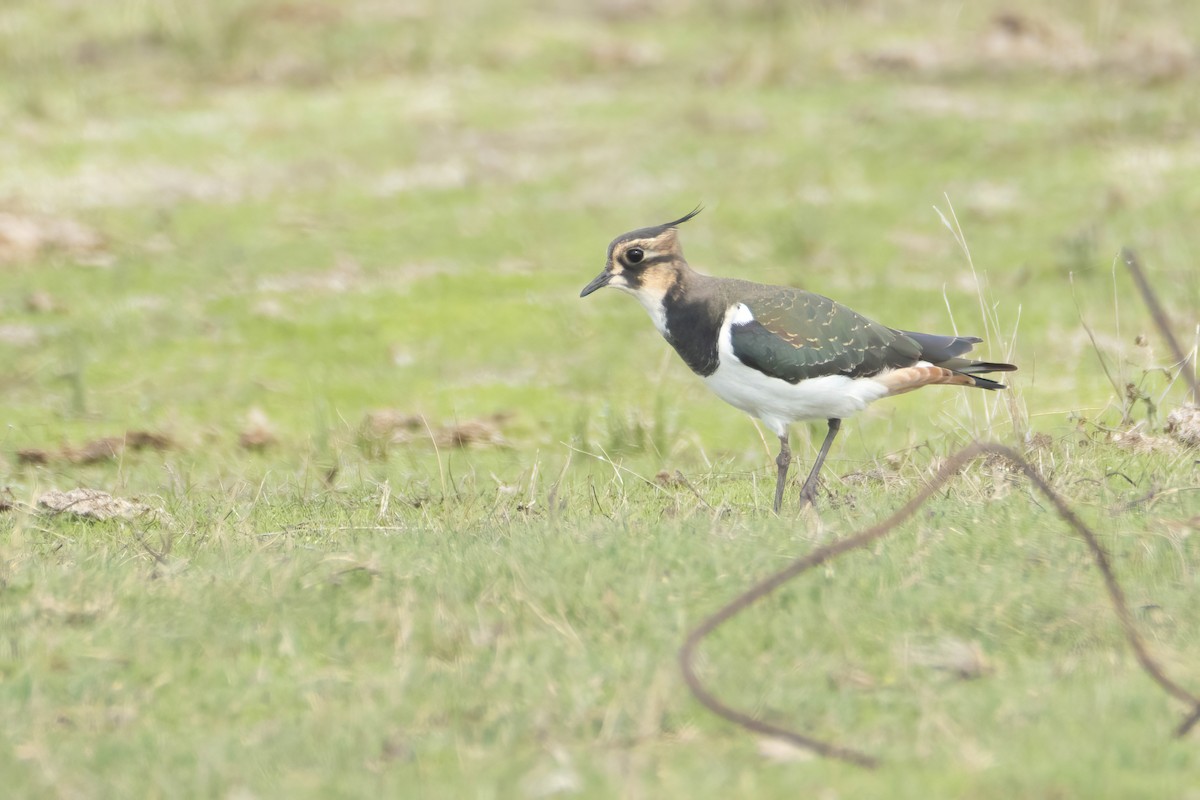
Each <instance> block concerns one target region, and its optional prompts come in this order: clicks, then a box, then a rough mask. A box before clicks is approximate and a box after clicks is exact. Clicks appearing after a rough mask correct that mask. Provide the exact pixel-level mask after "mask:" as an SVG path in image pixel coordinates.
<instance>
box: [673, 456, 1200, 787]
mask: <svg viewBox="0 0 1200 800" xmlns="http://www.w3.org/2000/svg"><path fill="white" fill-rule="evenodd" d="M983 455H988V456H990V457H992V458H999V459H1003V460H1005V461H1007V462H1009V463H1010V464H1012V465H1013V467H1015V468H1016V469H1017V470H1018V471H1020V472H1022V473H1024V475H1025V477H1027V478H1028V479H1029V481H1030V482H1031V483H1033V485H1034V486H1036V487H1037V489H1038V491H1039V492H1041V493H1042V494H1043V495H1044V496H1045V497H1046V499H1048V500H1049V501H1050V503H1051V504H1052V505H1053V506H1054V508H1055V510H1056V511H1057V512H1058V515H1059V517H1061V518H1062V520H1063V521H1064V522H1066V523H1067V525H1068V526H1069V527H1070V528H1071V529H1072V530H1074V531H1075V532H1076V533H1078V534H1079V535H1080V536H1082V537H1083V539H1084V540H1085V541H1086V542H1087V546H1088V549H1089V550H1090V551H1091V554H1092V559H1093V560H1094V561H1095V562H1096V568H1097V569H1099V570H1100V573H1101V575H1102V576H1103V577H1104V586H1105V589H1106V591H1107V592H1108V598H1109V601H1110V602H1111V603H1112V607H1113V611H1114V613H1115V614H1116V615H1117V619H1118V621H1119V622H1120V623H1121V629H1122V631H1123V633H1124V634H1125V639H1126V641H1128V642H1129V645H1130V647H1131V648H1132V649H1133V652H1134V655H1135V656H1136V657H1137V660H1138V664H1140V665H1141V667H1142V669H1143V670H1144V671H1145V672H1146V674H1148V675H1149V676H1150V677H1151V679H1153V680H1154V682H1155V683H1157V684H1158V685H1159V687H1161V688H1162V690H1163V691H1164V692H1166V693H1167V694H1169V695H1171V696H1172V697H1174V698H1175V699H1177V700H1179V701H1181V702H1183V703H1185V704H1187V705H1188V706H1190V707H1191V708H1190V710H1189V712H1188V716H1187V717H1186V718H1185V719H1184V721H1183V723H1182V724H1181V725H1179V727H1178V728H1176V731H1175V733H1176V735H1177V736H1183V735H1184V734H1186V733H1187V732H1188V731H1189V730H1191V728H1192V727H1194V726H1195V725H1196V724H1197V722H1200V697H1198V696H1197V695H1195V694H1193V693H1192V692H1190V691H1188V690H1187V689H1185V688H1183V687H1182V686H1180V685H1179V684H1177V683H1175V682H1174V681H1173V680H1171V679H1170V678H1169V677H1167V675H1166V673H1165V672H1164V671H1163V669H1162V666H1161V665H1160V664H1159V663H1158V661H1156V660H1155V659H1154V657H1153V656H1151V655H1150V651H1149V650H1148V649H1147V647H1146V643H1145V640H1144V639H1143V638H1142V636H1141V634H1140V633H1138V630H1137V627H1136V625H1135V624H1134V621H1133V615H1132V613H1131V612H1130V610H1129V604H1128V602H1127V601H1126V600H1125V593H1124V591H1123V590H1122V589H1121V584H1120V583H1119V582H1118V581H1117V577H1116V575H1115V574H1114V573H1113V570H1112V565H1111V563H1110V560H1109V556H1108V553H1107V551H1106V550H1105V549H1104V547H1103V546H1102V545H1101V544H1100V540H1099V539H1098V538H1097V537H1096V534H1095V533H1094V532H1093V531H1092V529H1091V528H1089V527H1088V526H1087V525H1085V524H1084V523H1083V521H1082V520H1081V519H1080V518H1079V517H1078V516H1076V514H1075V512H1074V511H1072V510H1071V507H1070V506H1068V505H1067V503H1066V501H1065V500H1063V499H1062V497H1060V496H1059V494H1058V493H1057V492H1055V491H1054V489H1052V488H1051V487H1050V484H1048V483H1046V480H1045V479H1044V478H1043V477H1042V476H1041V474H1040V473H1039V472H1038V471H1037V470H1036V469H1034V468H1033V466H1032V465H1031V464H1030V463H1029V462H1028V461H1026V460H1025V459H1024V458H1022V457H1021V456H1020V454H1018V453H1017V452H1016V451H1015V450H1013V449H1012V448H1010V447H1005V446H1004V445H1000V444H995V443H992V442H975V443H974V444H971V445H968V446H967V447H965V448H963V449H962V450H959V451H958V452H957V453H955V454H954V455H952V456H950V458H948V459H946V462H945V463H944V464H943V465H942V468H941V469H940V470H938V473H937V475H936V476H934V479H933V480H932V481H931V482H930V483H929V484H928V485H927V486H926V487H925V488H924V489H922V490H921V491H920V492H918V493H917V494H916V495H915V496H914V497H913V498H912V499H911V500H909V501H908V502H907V503H905V504H904V506H903V507H902V508H900V510H899V511H897V512H895V513H894V514H892V516H890V517H888V518H887V519H885V520H884V521H883V522H879V523H876V524H875V525H872V526H871V527H869V528H867V529H865V530H863V531H861V532H860V533H857V534H855V535H853V536H850V537H847V538H845V539H842V540H840V541H837V542H834V543H833V544H830V545H826V546H825V547H821V548H818V549H817V550H814V551H812V552H811V553H809V554H808V555H806V556H803V557H801V558H798V559H796V560H795V561H793V562H792V563H791V564H790V565H788V566H787V567H785V568H784V569H782V570H780V571H779V572H776V573H775V574H774V575H771V576H770V577H768V578H766V579H765V580H763V581H761V582H760V583H758V584H756V585H755V586H752V587H751V588H749V589H747V590H746V591H745V592H743V593H742V594H740V595H738V596H737V597H735V598H734V599H733V600H732V601H731V602H730V603H728V604H727V605H725V606H724V607H723V608H721V609H720V610H718V611H717V612H716V613H714V614H712V615H711V616H709V617H708V618H707V619H706V620H704V621H703V622H701V623H700V624H699V625H698V626H696V627H695V628H693V629H692V631H691V632H690V633H689V634H688V636H687V639H686V640H685V641H684V644H683V647H682V648H680V650H679V664H680V668H681V670H682V671H683V677H684V680H685V681H686V682H687V685H688V688H689V689H691V691H692V694H693V695H695V697H696V699H697V700H699V701H700V703H701V704H703V705H704V706H705V707H706V708H708V709H709V710H710V711H712V712H713V713H714V714H716V715H718V716H720V717H723V718H725V719H727V720H729V721H730V722H733V723H735V724H737V725H740V726H741V727H743V728H745V729H747V730H749V731H753V732H755V733H761V734H765V735H767V736H774V737H777V738H780V739H784V740H786V741H788V742H791V743H792V744H795V745H797V746H799V747H804V748H807V749H809V750H812V751H813V752H815V753H817V754H819V755H823V756H827V757H829V758H838V759H841V760H843V761H848V762H850V763H852V764H857V765H859V766H862V767H868V768H874V767H876V766H878V765H879V763H880V762H879V759H877V758H876V757H874V756H872V755H869V754H867V753H864V752H862V751H860V750H856V749H854V748H851V747H845V746H842V745H838V744H834V743H831V742H826V741H822V740H820V739H816V738H813V737H811V736H808V735H806V734H803V733H800V732H798V731H794V730H791V729H789V728H784V727H781V726H778V725H773V724H771V723H769V722H764V721H762V720H760V719H757V718H755V717H753V716H751V715H749V714H747V713H745V712H743V711H739V710H738V709H736V708H732V707H731V706H728V705H726V704H725V703H723V702H722V701H721V700H720V699H718V698H717V697H716V696H715V695H714V694H713V693H712V692H710V691H709V690H708V689H707V688H706V687H705V686H704V684H703V683H702V682H701V681H700V678H699V676H697V675H696V668H695V663H694V662H695V655H696V650H697V648H699V646H700V643H701V642H702V641H704V639H705V638H706V637H707V636H708V635H709V634H710V633H712V632H713V631H715V630H716V629H717V628H719V627H720V626H721V625H724V624H725V623H726V622H728V621H729V620H731V619H732V618H733V617H735V616H737V615H738V614H740V613H741V612H742V611H745V610H746V609H747V608H749V607H750V606H751V605H753V604H754V603H756V602H758V601H759V600H761V599H763V598H764V597H766V596H767V595H769V594H771V593H772V592H774V591H775V590H776V589H778V588H779V587H781V586H783V585H784V584H785V583H787V582H788V581H791V580H792V579H793V578H796V577H797V576H799V575H800V574H801V573H803V572H807V571H808V570H809V569H812V568H813V567H816V566H819V565H821V564H824V563H825V562H827V561H830V560H832V559H834V558H837V557H838V556H840V555H844V554H846V553H848V552H850V551H852V550H858V549H861V548H863V547H866V546H867V545H869V544H871V543H872V542H875V541H877V540H879V539H882V538H883V537H885V536H887V535H888V534H890V533H893V532H894V531H895V530H896V528H897V527H898V526H899V525H900V523H902V522H904V521H905V520H907V519H908V518H909V517H911V516H912V515H913V514H914V513H916V511H917V509H918V508H920V507H921V506H923V505H924V504H925V503H926V501H928V500H929V498H930V497H932V496H933V495H934V494H936V493H937V492H938V491H939V490H940V489H941V488H942V487H943V486H945V485H946V484H947V483H949V482H950V480H951V479H952V478H954V477H955V476H956V475H957V474H958V473H959V472H960V471H961V470H962V468H963V467H965V466H966V465H967V464H968V463H970V462H971V461H973V460H975V459H976V458H979V457H980V456H983Z"/></svg>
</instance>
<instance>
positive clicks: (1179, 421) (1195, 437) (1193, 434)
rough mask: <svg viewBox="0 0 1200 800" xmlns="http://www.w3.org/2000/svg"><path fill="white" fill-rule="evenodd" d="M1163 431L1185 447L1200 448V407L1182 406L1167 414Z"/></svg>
mask: <svg viewBox="0 0 1200 800" xmlns="http://www.w3.org/2000/svg"><path fill="white" fill-rule="evenodd" d="M1163 430H1164V431H1165V432H1166V434H1167V435H1168V436H1170V437H1171V438H1172V439H1174V440H1175V441H1176V442H1178V443H1179V444H1181V445H1183V446H1184V447H1200V406H1196V405H1193V404H1188V405H1182V406H1180V407H1179V408H1177V409H1175V410H1174V411H1172V412H1171V413H1170V414H1167V425H1166V427H1165V428H1164V429H1163Z"/></svg>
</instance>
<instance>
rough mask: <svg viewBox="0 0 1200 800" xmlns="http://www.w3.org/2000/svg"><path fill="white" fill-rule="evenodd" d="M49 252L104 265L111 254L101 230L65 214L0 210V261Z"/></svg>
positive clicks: (19, 260) (14, 261)
mask: <svg viewBox="0 0 1200 800" xmlns="http://www.w3.org/2000/svg"><path fill="white" fill-rule="evenodd" d="M50 254H66V255H68V256H71V257H72V258H74V259H75V260H76V261H77V262H78V263H81V264H85V265H101V264H103V262H105V261H107V260H108V258H109V256H108V255H107V253H105V252H104V240H103V238H102V237H101V236H100V234H99V233H97V232H96V231H94V230H92V229H91V228H89V227H87V226H86V225H84V224H83V223H80V222H77V221H75V220H73V219H69V218H66V217H49V216H34V215H25V214H14V213H12V212H9V211H0V264H24V263H28V262H30V261H34V260H35V259H38V258H41V257H43V256H46V255H50Z"/></svg>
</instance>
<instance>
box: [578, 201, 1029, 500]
mask: <svg viewBox="0 0 1200 800" xmlns="http://www.w3.org/2000/svg"><path fill="white" fill-rule="evenodd" d="M699 212H700V209H699V208H697V209H696V210H694V211H692V212H691V213H690V214H688V215H686V216H684V217H680V218H679V219H677V220H675V221H674V222H668V223H666V224H665V225H657V226H655V227H652V228H639V229H638V230H635V231H630V232H629V233H624V234H622V235H620V236H618V237H617V238H616V239H613V241H612V244H610V245H609V246H608V263H607V264H605V265H604V271H603V272H601V273H600V274H599V275H597V276H596V279H595V280H593V281H592V282H591V283H589V284H588V285H587V286H585V287H583V291H582V292H580V293H579V296H580V297H586V296H588V295H589V294H591V293H592V292H594V291H596V290H597V289H601V288H603V287H605V286H611V287H613V288H615V289H620V290H622V291H624V292H628V293H629V294H632V295H633V296H634V297H636V298H637V299H638V300H639V301H640V302H641V304H642V305H643V306H644V307H645V309H646V311H648V312H649V313H650V319H651V320H652V321H653V322H654V327H655V328H657V329H658V332H659V333H661V334H662V335H663V337H665V338H666V340H667V341H668V342H669V343H670V344H671V346H672V347H674V348H675V352H677V353H679V355H680V357H681V358H682V359H683V360H684V363H686V364H687V365H688V366H689V367H690V368H691V370H692V372H695V373H696V374H697V375H699V376H700V377H701V378H703V379H704V382H705V383H706V384H708V388H710V389H712V390H713V391H714V392H716V393H717V396H718V397H720V398H721V399H722V400H724V401H725V402H727V403H729V404H730V405H732V406H734V407H736V408H740V409H741V410H742V411H745V412H746V413H747V414H749V415H751V416H753V417H757V418H758V419H760V420H762V421H763V423H764V424H766V426H767V427H768V428H770V430H771V431H772V432H773V433H774V434H775V435H776V436H778V437H779V456H778V457H777V458H776V459H775V464H776V466H777V467H778V478H777V480H776V483H775V506H774V508H775V513H779V509H780V507H781V506H782V504H783V489H784V484H785V483H786V481H787V473H788V467H789V465H790V464H791V461H792V452H791V447H790V446H789V444H788V426H790V425H791V424H792V423H793V422H799V421H803V420H818V419H823V420H826V421H827V422H828V424H829V431H828V433H826V435H825V441H824V442H822V444H821V450H820V452H819V453H818V454H817V460H816V462H815V463H814V464H813V466H812V470H811V471H810V472H809V473H808V478H807V479H806V480H805V481H804V487H803V488H802V489H801V491H800V496H801V504H802V505H803V504H804V503H806V502H807V503H813V502H814V501H815V500H816V493H817V476H818V474H819V473H820V471H821V465H822V464H823V463H824V462H825V456H826V455H827V454H828V453H829V446H830V445H831V444H833V440H834V437H835V436H837V432H838V428H839V427H840V426H841V421H842V420H843V419H845V418H846V417H849V416H851V415H852V414H854V413H856V412H858V411H862V410H863V409H864V408H866V407H867V405H869V404H870V403H873V402H874V401H876V400H879V399H880V398H882V397H890V396H892V395H897V394H903V393H904V392H910V391H912V390H913V389H919V388H921V387H922V386H931V385H934V384H951V385H955V386H974V387H976V388H979V389H993V390H994V389H1003V388H1004V384H1002V383H998V382H996V381H994V380H990V379H989V378H984V377H981V375H982V374H983V373H989V372H1011V371H1012V370H1015V369H1016V367H1015V366H1014V365H1012V364H1002V363H994V362H990V361H974V360H972V359H970V358H964V357H963V354H964V353H967V352H968V351H970V350H971V346H972V345H974V344H976V343H978V342H981V341H983V340H982V339H979V338H977V337H974V336H937V335H934V334H929V333H912V332H910V331H902V330H897V329H895V328H889V327H887V326H886V325H881V324H879V323H878V322H873V321H871V320H869V319H867V318H866V317H864V316H862V315H861V314H858V313H856V312H854V311H851V310H850V309H849V308H846V306H843V305H841V304H840V303H836V302H834V301H833V300H830V299H829V298H828V297H822V296H821V295H819V294H813V293H812V292H806V291H804V290H802V289H794V288H791V287H787V286H767V285H764V284H760V283H751V282H749V281H742V280H735V279H732V278H714V277H711V276H709V275H702V274H700V273H699V272H696V271H695V270H693V269H692V268H691V267H690V266H688V263H687V261H686V260H684V257H683V250H682V249H681V248H680V246H679V237H678V230H677V229H678V227H679V226H680V225H681V224H683V223H684V222H687V221H688V220H689V219H691V218H692V217H694V216H696V214H698V213H699Z"/></svg>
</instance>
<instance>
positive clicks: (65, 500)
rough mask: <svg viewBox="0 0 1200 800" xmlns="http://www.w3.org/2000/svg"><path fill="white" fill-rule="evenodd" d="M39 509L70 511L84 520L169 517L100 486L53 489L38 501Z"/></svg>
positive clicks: (158, 510) (55, 512)
mask: <svg viewBox="0 0 1200 800" xmlns="http://www.w3.org/2000/svg"><path fill="white" fill-rule="evenodd" d="M37 504H38V508H42V509H45V510H46V511H49V512H51V513H54V514H71V515H73V516H76V517H80V518H82V519H87V520H94V521H101V522H102V521H104V520H110V519H125V520H133V519H151V520H162V519H166V518H167V515H166V512H164V511H162V510H161V509H156V508H153V507H151V506H148V505H146V504H145V503H141V502H138V501H136V500H126V499H125V498H123V497H114V496H113V495H111V494H109V493H108V492H102V491H100V490H99V489H84V488H76V489H71V490H70V491H66V492H63V491H59V490H57V489H53V490H51V491H49V492H45V493H44V494H42V496H41V497H39V498H38V501H37Z"/></svg>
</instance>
